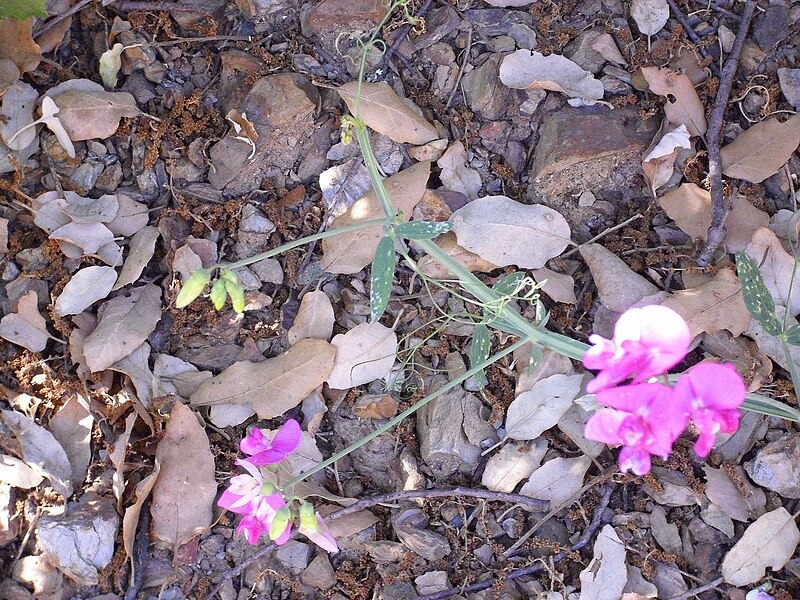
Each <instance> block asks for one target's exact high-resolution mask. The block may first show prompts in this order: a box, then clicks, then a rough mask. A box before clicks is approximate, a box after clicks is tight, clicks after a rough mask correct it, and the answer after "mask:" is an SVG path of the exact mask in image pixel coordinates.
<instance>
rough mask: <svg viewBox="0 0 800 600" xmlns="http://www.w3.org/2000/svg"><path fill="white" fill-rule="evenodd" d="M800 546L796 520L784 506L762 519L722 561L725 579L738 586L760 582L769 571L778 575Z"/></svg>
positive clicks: (760, 518)
mask: <svg viewBox="0 0 800 600" xmlns="http://www.w3.org/2000/svg"><path fill="white" fill-rule="evenodd" d="M799 543H800V531H798V529H797V525H796V524H795V522H794V516H793V515H792V514H791V513H789V511H787V510H786V509H785V508H783V507H782V506H781V507H779V508H777V509H775V510H773V511H771V512H768V513H766V514H764V515H761V516H760V517H759V518H758V520H757V521H756V522H755V523H753V524H752V525H750V527H748V528H747V530H746V531H745V532H744V535H743V536H742V538H741V539H740V540H739V541H738V542H736V545H735V546H734V547H733V548H731V549H730V551H729V552H728V553H727V554H726V555H725V558H724V559H723V560H722V576H723V577H724V578H725V581H726V582H728V583H730V584H731V585H735V586H744V585H749V584H751V583H755V582H757V581H758V580H759V579H761V578H762V577H764V573H765V572H766V570H767V567H772V569H773V570H775V571H778V570H779V569H782V568H783V566H784V565H785V564H786V563H787V562H788V561H789V559H790V558H792V554H794V551H795V548H797V545H798V544H799Z"/></svg>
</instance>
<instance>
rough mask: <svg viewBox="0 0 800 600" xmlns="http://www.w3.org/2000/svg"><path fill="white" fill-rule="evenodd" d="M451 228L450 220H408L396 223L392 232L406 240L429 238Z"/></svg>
mask: <svg viewBox="0 0 800 600" xmlns="http://www.w3.org/2000/svg"><path fill="white" fill-rule="evenodd" d="M452 228H453V224H452V223H451V222H450V221H409V222H408V223H400V224H399V225H397V226H396V227H395V228H394V232H395V233H396V234H397V235H399V236H400V237H402V238H406V239H407V240H430V239H432V238H435V237H436V236H438V235H442V234H443V233H447V232H448V231H450V230H451V229H452Z"/></svg>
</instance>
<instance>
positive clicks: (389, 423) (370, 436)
mask: <svg viewBox="0 0 800 600" xmlns="http://www.w3.org/2000/svg"><path fill="white" fill-rule="evenodd" d="M528 341H529V340H528V339H526V338H522V339H519V340H517V341H516V342H514V343H513V344H511V345H510V346H509V347H507V348H504V349H503V350H500V352H498V353H497V354H494V355H493V356H490V357H489V358H487V359H486V360H484V361H483V362H481V363H479V364H477V365H475V366H474V367H472V368H471V369H469V370H468V371H466V372H465V373H463V374H462V375H460V376H459V377H456V378H455V379H453V380H451V381H449V382H447V383H446V384H444V385H443V386H442V387H440V388H439V389H438V390H436V391H435V392H432V393H430V394H428V395H427V396H425V397H424V398H423V399H422V400H420V401H419V402H417V403H416V404H414V405H412V406H410V407H409V408H407V409H406V410H404V411H403V412H401V413H400V414H398V415H397V416H396V417H394V418H393V419H391V420H389V421H387V422H386V423H384V424H383V425H381V426H380V427H378V428H377V429H376V430H375V431H373V432H372V433H369V434H367V435H365V436H364V437H363V438H361V439H360V440H358V441H357V442H355V443H354V444H351V445H350V446H348V447H347V448H345V449H344V450H340V451H339V452H337V453H336V454H334V455H333V456H331V457H330V458H329V459H327V460H324V461H322V462H321V463H319V464H318V465H315V466H313V467H311V468H310V469H309V470H308V471H305V472H303V473H300V475H298V476H297V477H295V478H294V479H292V480H291V481H289V482H288V483H287V484H286V485H285V486H284V489H291V488H292V486H295V485H297V484H298V483H300V482H301V481H303V480H304V479H306V478H307V477H310V476H311V475H313V474H314V473H316V472H317V471H321V470H322V469H324V468H325V467H328V466H330V465H332V464H333V463H335V462H336V461H337V460H341V459H342V458H344V457H345V456H347V455H348V454H350V453H351V452H353V451H354V450H358V449H359V448H360V447H361V446H363V445H364V444H366V443H367V442H369V441H370V440H373V439H375V438H376V437H378V436H379V435H381V434H382V433H384V432H385V431H389V430H390V429H391V428H392V427H394V426H395V425H397V424H398V423H400V422H401V421H402V420H403V419H405V418H406V417H408V416H410V415H413V414H414V413H415V412H417V411H418V410H419V409H420V408H422V407H423V406H425V405H426V404H428V403H429V402H431V401H432V400H435V399H436V398H438V397H439V396H441V395H442V394H446V393H447V392H449V391H450V390H452V389H453V388H455V387H457V386H459V385H461V383H463V382H464V381H466V380H467V379H469V378H470V377H472V376H473V375H476V374H477V373H480V372H481V371H482V370H484V369H485V368H487V367H489V366H491V365H492V364H493V363H495V362H497V361H498V360H500V359H501V358H503V357H504V356H507V355H508V354H511V353H512V352H514V350H516V349H518V348H521V347H522V346H524V345H525V344H527V343H528Z"/></svg>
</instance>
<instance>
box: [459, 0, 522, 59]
mask: <svg viewBox="0 0 800 600" xmlns="http://www.w3.org/2000/svg"><path fill="white" fill-rule="evenodd" d="M465 14H466V17H467V20H468V21H469V22H470V23H472V27H473V31H474V32H475V33H476V34H477V35H478V36H480V38H481V39H483V40H488V39H490V38H493V37H497V36H501V35H507V36H508V37H510V38H512V39H513V40H514V41H515V42H516V43H517V46H518V47H519V48H524V49H526V50H533V49H534V48H536V31H535V30H534V23H533V17H531V15H530V14H528V13H527V12H523V11H521V10H508V9H507V8H488V9H479V8H478V9H473V10H468V11H467V12H466V13H465Z"/></svg>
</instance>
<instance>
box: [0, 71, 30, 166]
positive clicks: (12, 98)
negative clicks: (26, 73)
mask: <svg viewBox="0 0 800 600" xmlns="http://www.w3.org/2000/svg"><path fill="white" fill-rule="evenodd" d="M38 98H39V93H38V92H37V91H36V90H35V89H33V87H31V86H30V85H28V84H27V83H23V82H22V81H16V82H14V85H12V86H11V87H10V88H9V89H8V91H6V93H5V94H4V95H3V107H2V109H0V116H2V117H3V120H2V122H0V137H2V138H3V141H4V142H5V143H6V146H8V147H9V148H10V149H11V150H23V149H25V148H27V147H28V146H30V145H31V144H33V143H34V142H36V128H35V127H31V126H30V125H31V123H33V122H34V120H35V119H34V118H33V110H34V108H35V105H36V100H37V99H38Z"/></svg>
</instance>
